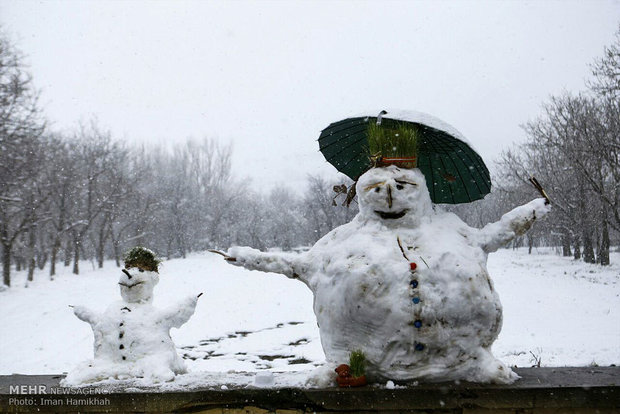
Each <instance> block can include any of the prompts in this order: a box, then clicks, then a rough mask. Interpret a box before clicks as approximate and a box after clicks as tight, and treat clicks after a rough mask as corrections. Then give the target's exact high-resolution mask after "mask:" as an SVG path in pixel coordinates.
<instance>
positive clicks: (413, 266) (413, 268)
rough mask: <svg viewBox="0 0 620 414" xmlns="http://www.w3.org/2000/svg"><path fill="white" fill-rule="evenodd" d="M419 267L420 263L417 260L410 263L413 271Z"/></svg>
mask: <svg viewBox="0 0 620 414" xmlns="http://www.w3.org/2000/svg"><path fill="white" fill-rule="evenodd" d="M417 268H418V265H417V264H416V263H415V262H411V263H409V269H410V270H411V271H412V272H415V270H416V269H417Z"/></svg>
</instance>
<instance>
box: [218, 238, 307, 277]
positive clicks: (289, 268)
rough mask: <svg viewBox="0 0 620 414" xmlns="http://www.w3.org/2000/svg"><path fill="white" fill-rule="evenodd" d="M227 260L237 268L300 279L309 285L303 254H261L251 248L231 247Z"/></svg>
mask: <svg viewBox="0 0 620 414" xmlns="http://www.w3.org/2000/svg"><path fill="white" fill-rule="evenodd" d="M227 256H228V258H227V260H228V262H229V263H230V264H233V265H235V266H241V267H245V268H246V269H248V270H259V271H261V272H272V273H281V274H283V275H285V276H286V277H288V278H291V279H299V280H301V281H302V282H304V283H306V284H308V280H307V279H306V276H307V270H308V264H307V263H306V260H305V259H306V255H305V254H303V253H301V254H299V253H284V252H278V253H275V252H261V251H260V250H256V249H252V248H251V247H231V248H230V249H228V252H227Z"/></svg>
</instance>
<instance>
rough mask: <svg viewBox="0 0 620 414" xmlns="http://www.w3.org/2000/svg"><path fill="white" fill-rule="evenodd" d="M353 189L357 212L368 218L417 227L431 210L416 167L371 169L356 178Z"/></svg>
mask: <svg viewBox="0 0 620 414" xmlns="http://www.w3.org/2000/svg"><path fill="white" fill-rule="evenodd" d="M356 191H357V194H358V198H359V208H360V215H361V216H362V218H364V219H367V220H378V221H381V222H383V223H385V224H386V225H390V226H391V225H394V226H403V225H405V226H416V225H417V224H418V223H419V219H420V218H421V217H423V216H427V215H430V214H431V212H432V203H431V198H430V195H429V194H428V189H427V188H426V180H425V179H424V174H422V172H421V171H420V170H418V169H417V168H415V169H407V168H398V167H396V166H394V165H391V166H389V167H383V168H371V169H370V170H368V171H367V172H366V173H364V174H363V175H362V176H361V177H360V178H359V180H358V181H357V186H356Z"/></svg>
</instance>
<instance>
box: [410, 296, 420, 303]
mask: <svg viewBox="0 0 620 414" xmlns="http://www.w3.org/2000/svg"><path fill="white" fill-rule="evenodd" d="M411 300H412V301H413V303H415V304H416V305H417V304H418V303H420V298H418V297H417V296H416V297H415V298H413V299H411Z"/></svg>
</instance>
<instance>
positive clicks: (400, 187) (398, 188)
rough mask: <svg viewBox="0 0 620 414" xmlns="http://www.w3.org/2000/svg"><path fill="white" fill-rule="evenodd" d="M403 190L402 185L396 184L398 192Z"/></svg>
mask: <svg viewBox="0 0 620 414" xmlns="http://www.w3.org/2000/svg"><path fill="white" fill-rule="evenodd" d="M403 188H405V187H404V186H403V185H401V184H396V189H397V190H402V189H403Z"/></svg>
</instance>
